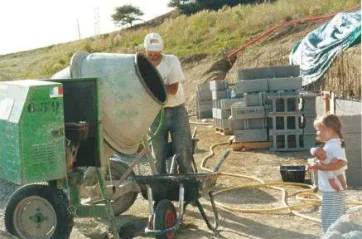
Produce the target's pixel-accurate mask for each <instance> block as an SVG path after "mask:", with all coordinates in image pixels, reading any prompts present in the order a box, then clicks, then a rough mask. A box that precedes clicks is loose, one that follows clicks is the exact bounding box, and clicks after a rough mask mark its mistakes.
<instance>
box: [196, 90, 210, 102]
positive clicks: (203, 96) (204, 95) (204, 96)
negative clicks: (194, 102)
mask: <svg viewBox="0 0 362 239" xmlns="http://www.w3.org/2000/svg"><path fill="white" fill-rule="evenodd" d="M196 97H197V98H198V99H199V100H212V93H211V90H208V91H196Z"/></svg>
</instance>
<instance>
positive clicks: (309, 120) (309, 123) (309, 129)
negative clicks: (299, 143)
mask: <svg viewBox="0 0 362 239" xmlns="http://www.w3.org/2000/svg"><path fill="white" fill-rule="evenodd" d="M316 117H317V116H316V115H313V116H310V115H304V114H303V116H302V117H301V128H303V130H304V133H305V134H315V132H316V130H315V129H314V120H315V119H316Z"/></svg>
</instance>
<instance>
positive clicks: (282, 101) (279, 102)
mask: <svg viewBox="0 0 362 239" xmlns="http://www.w3.org/2000/svg"><path fill="white" fill-rule="evenodd" d="M265 99H266V101H267V100H269V101H271V105H272V106H273V112H277V113H278V112H281V113H282V112H291V113H293V112H295V113H297V112H300V111H299V106H298V104H299V95H297V94H294V95H293V94H289V95H271V94H267V95H266V96H265ZM268 105H269V102H268Z"/></svg>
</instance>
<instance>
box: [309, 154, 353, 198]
mask: <svg viewBox="0 0 362 239" xmlns="http://www.w3.org/2000/svg"><path fill="white" fill-rule="evenodd" d="M310 153H311V154H312V155H313V156H314V157H315V158H316V160H317V161H316V162H317V163H320V164H330V163H335V162H336V161H337V159H336V158H332V157H330V155H328V154H327V152H326V151H325V150H324V149H323V148H321V147H313V148H311V149H310ZM346 170H347V166H344V167H342V168H341V169H338V170H336V171H328V181H329V184H330V185H331V186H332V188H333V189H334V190H337V191H339V190H342V189H344V190H346V189H347V183H346V180H345V178H344V176H345V173H344V172H345V171H346Z"/></svg>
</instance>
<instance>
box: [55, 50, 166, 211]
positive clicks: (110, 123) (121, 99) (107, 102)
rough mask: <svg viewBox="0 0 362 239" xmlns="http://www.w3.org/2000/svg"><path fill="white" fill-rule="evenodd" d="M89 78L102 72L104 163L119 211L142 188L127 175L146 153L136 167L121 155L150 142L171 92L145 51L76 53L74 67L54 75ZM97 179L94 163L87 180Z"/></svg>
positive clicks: (122, 209)
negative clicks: (151, 129)
mask: <svg viewBox="0 0 362 239" xmlns="http://www.w3.org/2000/svg"><path fill="white" fill-rule="evenodd" d="M84 77H97V78H99V82H100V84H99V85H100V87H99V88H100V102H101V104H102V107H101V117H102V123H103V137H104V144H103V145H104V147H103V149H104V150H103V157H102V166H103V172H104V173H105V175H106V178H108V179H110V180H108V182H107V183H108V184H109V185H110V187H116V190H115V191H116V192H115V193H113V194H112V195H111V197H112V200H113V202H114V203H113V209H114V212H115V215H118V214H121V213H123V212H124V211H126V210H127V209H128V208H129V207H130V206H131V205H132V204H133V203H134V201H135V199H136V196H137V193H138V191H139V188H138V186H137V185H136V184H135V183H132V182H128V181H126V178H127V177H128V176H134V175H135V174H134V172H133V170H132V168H133V167H134V166H135V164H137V163H138V162H139V161H140V159H141V157H142V156H143V154H140V155H139V157H137V160H134V162H133V164H132V165H131V167H130V166H129V165H127V164H126V163H125V162H123V161H122V160H121V159H120V157H118V156H117V155H119V154H124V155H134V154H135V153H136V151H137V149H138V148H139V146H140V142H141V141H145V138H146V135H147V132H148V128H149V126H150V125H151V123H152V122H153V120H154V119H155V117H156V116H157V114H158V113H159V111H160V110H161V108H162V107H163V105H164V104H165V103H166V101H167V94H166V90H165V87H164V84H163V81H162V79H161V76H160V75H159V73H158V71H157V69H156V68H154V67H153V65H152V64H150V63H149V61H148V60H147V58H146V57H145V56H144V55H143V54H141V53H137V54H135V55H133V54H115V53H88V52H77V53H75V54H74V55H73V56H72V58H71V61H70V66H69V67H67V68H65V69H63V70H62V71H60V72H58V73H56V74H54V75H53V76H52V79H67V78H84ZM145 144H147V142H144V145H145ZM116 153H118V154H116ZM144 153H145V154H146V155H147V156H148V159H149V162H150V166H151V169H152V172H153V173H156V169H155V166H154V159H153V157H152V155H151V154H150V152H149V150H147V148H145V151H144ZM96 182H97V180H96V172H95V168H94V167H89V168H88V170H87V171H86V173H85V177H84V185H85V186H93V185H94V184H95V183H96ZM114 182H116V183H114ZM96 189H98V188H97V187H96ZM93 194H94V193H93ZM96 194H98V195H99V194H100V191H99V190H97V192H96ZM96 199H97V198H96Z"/></svg>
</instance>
